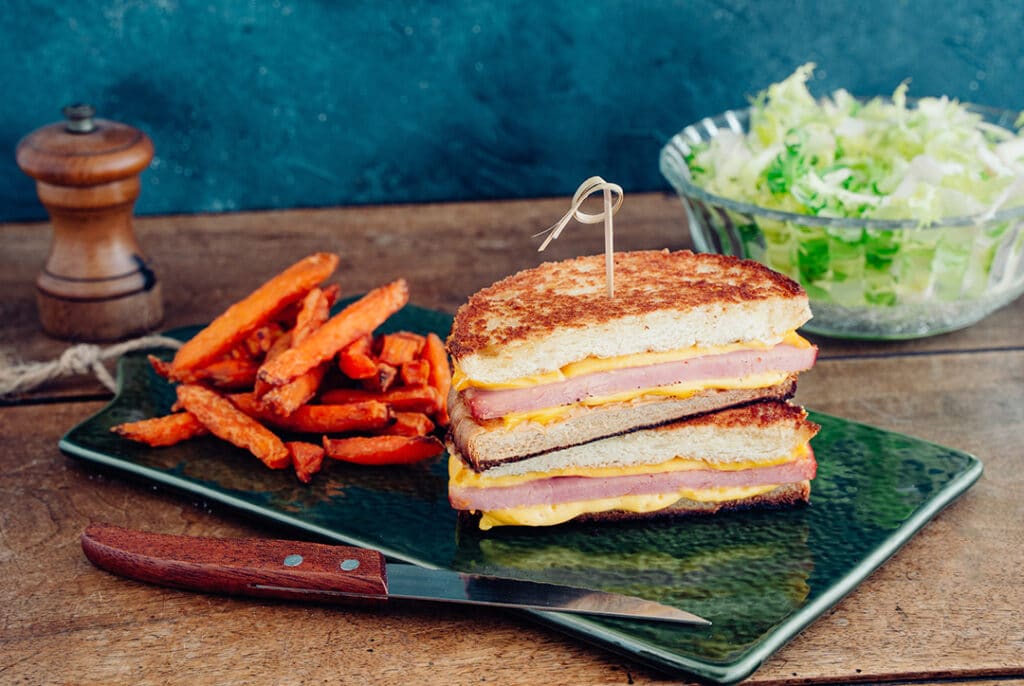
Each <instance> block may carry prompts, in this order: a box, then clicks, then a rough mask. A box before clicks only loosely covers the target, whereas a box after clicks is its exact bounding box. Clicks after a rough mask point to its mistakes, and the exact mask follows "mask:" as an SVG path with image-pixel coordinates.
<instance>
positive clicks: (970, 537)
mask: <svg viewBox="0 0 1024 686" xmlns="http://www.w3.org/2000/svg"><path fill="white" fill-rule="evenodd" d="M915 387H916V388H923V389H928V392H927V393H911V392H910V391H909V390H908V389H910V388H915ZM799 399H800V400H801V401H802V402H804V403H806V404H807V405H808V406H810V407H812V408H814V409H817V410H820V411H823V412H829V413H832V414H836V415H840V416H844V417H848V418H850V419H854V420H858V421H864V422H868V423H872V424H875V425H879V426H882V427H884V428H889V429H893V430H899V431H903V432H906V433H911V434H914V435H917V436H919V437H922V438H925V439H929V440H934V441H937V442H941V443H945V444H949V445H952V446H954V447H958V448H961V449H964V450H968V451H970V452H972V453H974V454H976V455H978V456H979V458H981V459H982V460H983V462H984V463H985V467H986V472H985V475H984V476H983V477H982V479H981V480H980V481H979V483H978V484H976V485H975V486H974V488H972V489H971V490H970V491H969V492H968V493H967V494H966V495H965V496H964V497H963V498H962V499H960V500H959V501H958V502H956V503H955V504H953V505H952V506H951V507H950V508H948V509H947V510H946V511H944V512H943V513H941V514H940V515H939V517H937V518H936V519H935V520H934V521H933V522H931V523H930V524H929V525H928V526H926V527H925V528H924V529H923V530H922V531H921V532H920V533H919V534H918V535H917V536H916V537H915V538H914V539H913V540H912V541H911V542H910V543H909V544H907V545H906V546H905V547H904V548H903V549H902V550H900V551H899V552H898V553H897V554H896V555H895V556H894V557H893V558H892V559H891V560H889V561H888V562H887V563H886V564H885V565H883V566H882V567H881V568H880V569H879V570H878V571H877V572H876V573H875V574H873V575H872V576H871V577H870V578H869V579H868V580H867V581H866V582H865V583H864V584H862V585H861V586H860V587H859V588H858V589H856V590H855V591H854V592H853V593H852V594H851V595H850V596H848V597H847V598H846V599H845V600H843V601H842V602H840V603H839V604H838V605H837V606H836V607H835V608H834V609H833V610H832V611H831V612H830V613H828V614H827V615H826V616H824V617H822V618H821V619H819V620H818V621H817V622H815V623H814V624H813V625H811V626H810V627H809V628H808V629H807V630H806V631H805V632H803V633H802V634H801V635H800V636H798V637H797V638H796V639H794V640H793V641H792V642H791V643H790V644H789V645H788V646H786V647H784V648H783V649H782V650H781V651H780V652H779V653H778V654H777V655H776V656H775V657H773V658H772V659H770V660H769V661H768V662H767V663H766V664H765V665H764V666H763V667H762V669H761V670H759V671H758V672H757V673H756V674H755V675H754V678H753V679H752V680H751V683H821V682H836V681H843V682H847V681H848V682H878V681H896V682H899V681H908V682H909V681H915V682H918V681H921V680H932V681H934V680H938V679H943V680H945V679H947V678H948V679H951V680H952V682H953V683H959V682H961V681H962V682H967V681H968V680H969V678H970V677H973V678H978V677H997V676H1006V677H1010V676H1016V677H1022V678H1024V633H1022V632H1021V629H1020V628H1021V627H1022V626H1024V586H1022V585H1021V584H1020V572H1019V570H1020V569H1021V567H1022V564H1024V534H1022V532H1021V527H1020V523H1021V522H1022V521H1024V500H1022V499H1021V498H1020V494H1021V493H1022V492H1024V471H1022V470H1021V469H1020V465H1019V461H1020V455H1021V451H1020V447H1019V436H1021V435H1022V433H1024V352H1020V351H1015V352H991V353H965V354H950V355H936V356H911V357H902V358H880V359H857V360H850V359H836V360H829V359H825V360H822V361H821V362H819V364H818V366H817V367H816V368H815V369H814V370H813V371H811V372H809V373H807V374H805V375H804V376H803V377H802V379H801V388H800V392H799ZM100 407H101V404H100V403H96V402H91V403H61V404H53V405H35V406H18V407H7V408H0V445H3V446H4V450H3V451H0V501H2V502H3V503H4V508H3V509H0V576H2V577H3V578H4V579H7V580H10V581H9V583H5V584H2V585H0V607H2V608H4V610H3V612H2V617H3V627H4V630H3V632H0V675H3V680H5V681H8V680H9V681H11V682H15V683H17V682H21V681H24V682H25V683H61V682H75V681H77V680H80V678H81V675H83V674H88V675H89V678H90V680H91V681H95V682H123V681H127V680H129V679H131V680H133V681H139V682H140V683H146V682H150V683H155V682H167V683H186V682H192V683H195V682H239V681H246V680H258V681H273V682H289V681H294V682H299V681H308V682H316V681H331V682H335V681H343V682H344V681H349V680H351V681H355V680H357V679H358V680H363V681H369V682H371V683H394V684H405V683H445V684H470V683H481V682H491V683H493V682H498V683H509V684H534V683H550V684H559V683H595V684H613V683H618V684H621V683H629V682H632V683H637V684H657V683H668V682H669V680H667V679H665V677H663V676H662V675H659V674H657V673H654V672H652V671H650V670H648V669H645V668H643V667H640V666H638V665H635V664H633V663H632V662H630V661H628V660H624V659H620V658H618V657H616V656H614V655H611V654H609V653H606V652H604V651H601V650H599V649H596V648H592V647H590V646H587V645H586V644H584V643H581V642H579V641H577V640H575V639H572V638H568V637H564V636H562V635H560V634H557V633H555V632H552V631H550V630H548V629H546V628H543V627H539V626H536V625H534V624H532V623H531V622H529V621H527V620H525V619H522V618H520V617H518V616H516V615H513V614H507V613H499V612H482V611H473V610H469V609H463V608H451V607H437V608H435V607H430V606H416V605H408V604H405V605H401V606H399V605H394V606H390V607H388V608H387V609H386V610H383V611H378V612H370V611H364V610H355V611H354V610H346V609H340V608H324V607H308V606H300V605H291V604H287V603H274V602H259V601H251V600H234V599H226V598H214V597H208V596H203V595H196V594H189V593H184V592H179V591H173V590H165V589H158V588H154V587H149V586H145V585H142V584H137V583H135V582H130V581H126V580H121V579H117V578H114V577H111V576H110V575H108V574H106V573H105V572H100V571H98V570H95V569H94V568H92V567H91V566H90V565H89V563H88V562H87V561H86V560H85V558H84V557H83V556H82V554H81V550H80V548H79V546H78V542H77V538H78V535H79V534H80V532H81V530H82V529H83V528H84V527H85V525H86V524H87V523H88V522H90V521H109V522H111V523H114V524H120V525H124V526H133V527H138V528H144V529H152V530H157V531H164V532H169V533H183V534H195V535H218V536H230V535H264V536H275V537H280V536H288V535H291V534H290V533H289V532H287V531H283V530H280V529H275V528H273V527H270V526H267V525H264V524H261V523H254V522H248V521H245V520H243V519H242V518H240V517H239V516H237V515H236V514H235V513H233V512H231V511H228V510H224V509H221V508H219V507H216V506H214V507H211V506H209V505H207V504H204V503H202V502H200V501H198V500H197V499H195V498H194V497H190V496H185V497H183V496H181V495H179V494H176V493H172V492H168V491H165V490H163V489H159V488H153V487H151V486H149V485H146V484H140V483H137V482H132V481H127V480H124V479H122V478H120V477H116V476H111V475H105V474H101V473H98V472H97V471H95V470H94V469H93V468H91V467H88V466H85V465H81V464H79V463H78V462H76V461H73V460H70V459H67V458H64V457H62V456H61V455H60V454H59V452H58V451H57V449H56V447H55V443H56V439H57V438H58V437H59V436H60V435H61V434H62V433H63V432H64V431H65V430H66V429H67V428H68V427H70V426H72V425H73V424H75V423H76V422H77V421H79V420H81V419H83V418H85V417H87V416H88V415H90V414H91V413H93V412H95V411H96V410H98V409H99V408H100ZM467 637H472V640H467ZM971 683H975V682H973V681H972V682H971Z"/></svg>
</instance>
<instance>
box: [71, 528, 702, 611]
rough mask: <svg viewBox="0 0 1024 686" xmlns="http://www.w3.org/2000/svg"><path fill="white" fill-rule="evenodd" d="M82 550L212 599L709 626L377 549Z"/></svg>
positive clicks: (120, 538) (626, 601)
mask: <svg viewBox="0 0 1024 686" xmlns="http://www.w3.org/2000/svg"><path fill="white" fill-rule="evenodd" d="M82 550H83V551H84V552H85V556H86V557H87V558H89V560H90V561H91V562H92V563H93V564H94V565H96V566H97V567H99V568H100V569H105V570H107V571H108V572H112V573H114V574H118V575H120V576H124V577H128V578H131V579H137V580H139V581H147V582H149V583H154V584H159V585H162V586H172V587H175V588H184V589H188V590H192V591H205V592H208V593H226V594H230V595H246V596H257V597H263V598H285V599H288V600H314V601H326V602H333V603H354V604H372V603H376V602H382V601H385V600H389V599H402V600H431V601H440V602H451V603H468V604H471V605H489V606H494V607H505V608H515V609H526V610H542V611H554V612H571V613H578V614H588V615H600V616H605V617H625V618H630V619H649V620H656V621H661V622H676V623H682V624H701V625H710V624H711V622H709V621H708V620H706V619H703V618H701V617H698V616H697V615H694V614H690V613H689V612H684V611H683V610H679V609H677V608H674V607H670V606H668V605H662V604H661V603H656V602H653V601H650V600H645V599H643V598H636V597H633V596H627V595H621V594H618V593H606V592H604V591H593V590H588V589H583V588H574V587H571V586H559V585H556V584H548V583H538V582H534V581H526V580H521V579H505V578H500V577H494V576H481V575H477V574H465V573H461V572H453V571H448V570H442V569H427V568H425V567H417V566H414V565H408V564H400V563H394V562H387V561H386V560H385V559H384V556H383V555H381V554H380V553H379V552H377V551H375V550H370V549H367V548H356V547H352V546H343V545H326V544H322V543H306V542H299V541H283V540H269V539H256V538H210V537H199V536H175V535H169V534H159V533H152V532H145V531H137V530H133V529H125V528H122V527H118V526H113V525H110V524H91V525H89V526H88V527H87V528H86V529H85V531H84V532H82Z"/></svg>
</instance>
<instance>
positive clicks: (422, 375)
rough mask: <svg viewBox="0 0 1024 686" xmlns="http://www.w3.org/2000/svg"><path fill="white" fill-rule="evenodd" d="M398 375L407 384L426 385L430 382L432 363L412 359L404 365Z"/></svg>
mask: <svg viewBox="0 0 1024 686" xmlns="http://www.w3.org/2000/svg"><path fill="white" fill-rule="evenodd" d="M398 376H399V378H400V379H401V380H402V383H403V384H405V385H406V386H426V385H427V384H428V383H429V382H430V363H429V362H427V361H426V360H410V361H409V362H406V363H405V364H403V365H402V368H401V369H400V370H399V374H398Z"/></svg>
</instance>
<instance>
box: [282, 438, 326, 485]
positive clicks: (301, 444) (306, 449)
mask: <svg viewBox="0 0 1024 686" xmlns="http://www.w3.org/2000/svg"><path fill="white" fill-rule="evenodd" d="M285 446H286V447H287V448H288V452H289V453H291V456H292V466H293V467H295V476H297V477H298V478H299V481H301V482H302V483H304V484H308V483H309V482H310V481H312V480H313V475H314V474H316V473H317V472H319V471H320V467H321V466H323V463H324V449H323V447H321V446H319V445H314V444H312V443H306V442H305V441H286V442H285Z"/></svg>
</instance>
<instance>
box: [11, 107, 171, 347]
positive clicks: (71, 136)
mask: <svg viewBox="0 0 1024 686" xmlns="http://www.w3.org/2000/svg"><path fill="white" fill-rule="evenodd" d="M63 113H64V116H65V121H63V122H58V123H55V124H50V125H49V126H44V127H43V128H41V129H38V130H36V131H33V132H32V133H30V134H29V135H27V136H25V138H23V139H22V140H21V142H19V143H18V149H17V160H18V166H19V167H21V169H22V171H24V172H25V173H26V174H28V175H29V176H31V177H33V178H34V179H36V189H37V192H38V194H39V199H40V200H41V201H42V203H43V205H44V206H45V207H46V210H47V212H49V214H50V219H51V222H52V224H53V243H52V244H51V246H50V255H49V257H48V258H47V260H46V264H45V266H44V267H43V269H42V271H41V272H40V274H39V277H38V278H37V279H36V299H37V303H38V306H39V319H40V323H41V324H42V327H43V329H44V330H45V331H46V332H47V333H49V334H51V335H53V336H56V337H58V338H65V339H74V340H83V341H109V340H116V339H120V338H125V337H128V336H131V335H134V334H138V333H142V332H145V331H149V330H151V329H153V328H154V327H155V326H156V325H157V324H159V323H160V321H161V320H162V319H163V302H162V299H161V294H160V284H159V283H158V282H157V279H156V275H155V274H154V273H153V270H152V269H151V268H150V266H149V263H148V261H147V260H146V258H145V257H144V256H143V253H142V250H141V248H140V247H139V244H138V242H137V241H136V240H135V232H134V230H133V228H132V210H133V208H134V206H135V200H136V198H138V197H139V190H140V183H139V174H140V173H141V172H142V170H143V169H145V168H146V167H147V166H148V165H149V162H150V160H152V159H153V143H152V142H151V141H150V140H149V138H148V137H147V136H146V134H144V133H142V132H141V131H139V130H138V129H135V128H132V127H130V126H126V125H124V124H119V123H117V122H112V121H107V120H105V119H96V118H94V115H95V112H94V110H93V108H92V107H91V106H89V105H70V106H68V107H65V108H64V110H63Z"/></svg>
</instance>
